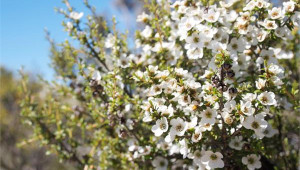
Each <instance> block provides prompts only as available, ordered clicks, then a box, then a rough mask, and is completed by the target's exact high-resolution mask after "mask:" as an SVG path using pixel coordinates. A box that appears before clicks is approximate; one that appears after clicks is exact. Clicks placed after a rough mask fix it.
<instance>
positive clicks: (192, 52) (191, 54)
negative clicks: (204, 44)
mask: <svg viewBox="0 0 300 170" xmlns="http://www.w3.org/2000/svg"><path fill="white" fill-rule="evenodd" d="M187 57H188V58H189V59H191V60H196V59H199V58H202V57H203V49H202V48H198V47H197V48H191V49H188V51H187Z"/></svg>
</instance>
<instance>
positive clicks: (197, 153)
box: [193, 150, 205, 165]
mask: <svg viewBox="0 0 300 170" xmlns="http://www.w3.org/2000/svg"><path fill="white" fill-rule="evenodd" d="M203 155H205V151H204V150H202V151H199V150H196V151H195V152H194V153H193V162H195V164H197V165H202V161H201V158H202V156H203Z"/></svg>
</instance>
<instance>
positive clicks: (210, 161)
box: [201, 151, 224, 169]
mask: <svg viewBox="0 0 300 170" xmlns="http://www.w3.org/2000/svg"><path fill="white" fill-rule="evenodd" d="M222 158H223V155H222V154H221V153H220V152H215V153H214V152H212V151H206V152H205V154H204V155H203V156H202V158H201V161H202V163H203V164H204V165H205V166H206V169H215V168H223V167H224V162H223V160H222Z"/></svg>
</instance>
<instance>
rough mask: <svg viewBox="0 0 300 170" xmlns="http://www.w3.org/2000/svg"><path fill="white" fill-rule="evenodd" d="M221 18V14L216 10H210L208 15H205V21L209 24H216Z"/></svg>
mask: <svg viewBox="0 0 300 170" xmlns="http://www.w3.org/2000/svg"><path fill="white" fill-rule="evenodd" d="M219 16H220V12H219V11H217V12H216V11H215V10H213V9H210V10H208V12H207V13H205V14H204V19H205V20H206V21H207V22H211V23H214V22H216V21H218V19H219Z"/></svg>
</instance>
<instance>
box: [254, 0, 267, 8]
mask: <svg viewBox="0 0 300 170" xmlns="http://www.w3.org/2000/svg"><path fill="white" fill-rule="evenodd" d="M255 5H256V6H257V7H258V8H267V7H268V6H269V5H270V4H269V3H268V2H266V1H265V0H257V1H256V4H255Z"/></svg>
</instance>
